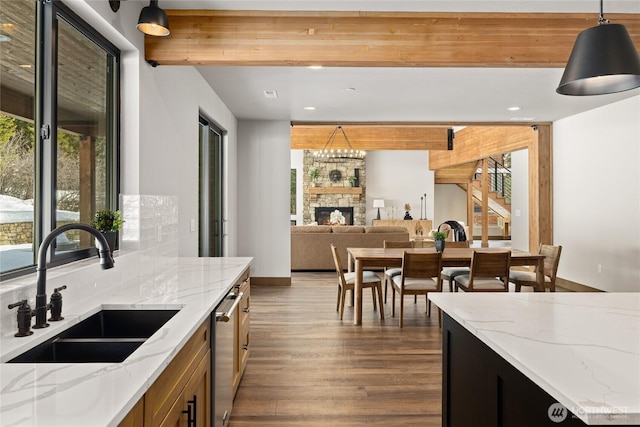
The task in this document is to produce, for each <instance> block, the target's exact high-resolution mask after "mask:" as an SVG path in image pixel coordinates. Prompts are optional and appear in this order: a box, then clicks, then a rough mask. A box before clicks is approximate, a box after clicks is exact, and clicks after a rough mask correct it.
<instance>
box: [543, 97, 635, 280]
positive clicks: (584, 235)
mask: <svg viewBox="0 0 640 427" xmlns="http://www.w3.org/2000/svg"><path fill="white" fill-rule="evenodd" d="M553 159H554V165H553V169H554V172H553V176H554V178H553V189H554V194H553V215H554V238H553V240H554V243H555V244H558V245H562V246H563V249H562V255H561V258H560V266H559V270H558V276H559V277H561V278H563V279H567V280H571V281H573V282H578V283H582V284H585V285H587V286H591V287H594V288H598V289H602V290H605V291H619V292H622V291H633V292H637V291H639V290H640V95H639V96H635V97H633V98H630V99H626V100H623V101H619V102H616V103H614V104H611V105H607V106H604V107H601V108H598V109H594V110H591V111H588V112H586V113H582V114H578V115H575V116H572V117H569V118H566V119H563V120H559V121H557V122H554V124H553ZM598 265H601V266H602V273H600V274H599V273H598Z"/></svg>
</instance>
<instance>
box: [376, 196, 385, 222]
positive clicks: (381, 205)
mask: <svg viewBox="0 0 640 427" xmlns="http://www.w3.org/2000/svg"><path fill="white" fill-rule="evenodd" d="M373 207H374V208H378V216H377V217H376V219H380V208H384V200H382V199H374V200H373Z"/></svg>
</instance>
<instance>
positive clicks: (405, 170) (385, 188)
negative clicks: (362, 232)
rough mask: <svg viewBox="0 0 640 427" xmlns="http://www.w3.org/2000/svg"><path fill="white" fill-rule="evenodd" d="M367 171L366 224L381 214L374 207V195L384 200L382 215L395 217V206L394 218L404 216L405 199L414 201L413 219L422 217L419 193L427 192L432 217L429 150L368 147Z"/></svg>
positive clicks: (431, 175) (410, 202) (427, 209)
mask: <svg viewBox="0 0 640 427" xmlns="http://www.w3.org/2000/svg"><path fill="white" fill-rule="evenodd" d="M366 174H367V180H366V182H367V184H366V185H367V187H366V192H367V225H371V222H372V221H373V220H374V219H375V218H376V215H377V214H378V209H374V208H373V200H374V199H383V200H384V205H385V207H384V209H380V217H381V219H393V218H392V215H393V207H395V219H402V218H403V217H404V213H405V210H404V205H405V203H409V204H410V205H411V216H412V217H413V219H420V197H424V194H426V195H427V199H426V218H427V219H433V180H434V178H433V171H431V170H429V152H428V151H403V150H382V151H368V152H367V156H366ZM423 203H424V202H423ZM423 216H424V214H423Z"/></svg>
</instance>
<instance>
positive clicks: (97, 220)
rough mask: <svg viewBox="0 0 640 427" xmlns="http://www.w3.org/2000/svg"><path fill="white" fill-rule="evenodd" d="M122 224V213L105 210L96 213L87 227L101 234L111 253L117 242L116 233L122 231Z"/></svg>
mask: <svg viewBox="0 0 640 427" xmlns="http://www.w3.org/2000/svg"><path fill="white" fill-rule="evenodd" d="M123 223H124V220H123V219H122V212H120V211H112V210H109V209H105V210H102V211H98V212H96V214H95V215H94V217H93V219H92V220H91V222H90V224H89V225H91V226H92V227H93V228H95V229H96V230H98V231H99V232H100V233H102V235H103V236H104V238H105V239H107V243H108V244H109V248H110V249H111V253H113V250H114V249H115V248H116V243H117V242H118V231H120V230H121V229H122V224H123Z"/></svg>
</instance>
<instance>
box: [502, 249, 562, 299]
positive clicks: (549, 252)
mask: <svg viewBox="0 0 640 427" xmlns="http://www.w3.org/2000/svg"><path fill="white" fill-rule="evenodd" d="M561 252H562V246H553V245H546V244H540V247H539V249H538V253H539V254H540V255H544V270H543V271H544V284H545V289H546V288H547V287H549V290H550V291H551V292H555V291H556V273H557V272H558V264H559V263H560V253H561ZM509 281H510V282H511V283H513V284H514V285H515V286H516V292H520V289H521V288H522V286H533V287H534V290H537V287H538V281H537V280H536V272H535V271H519V270H511V271H510V272H509Z"/></svg>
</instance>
